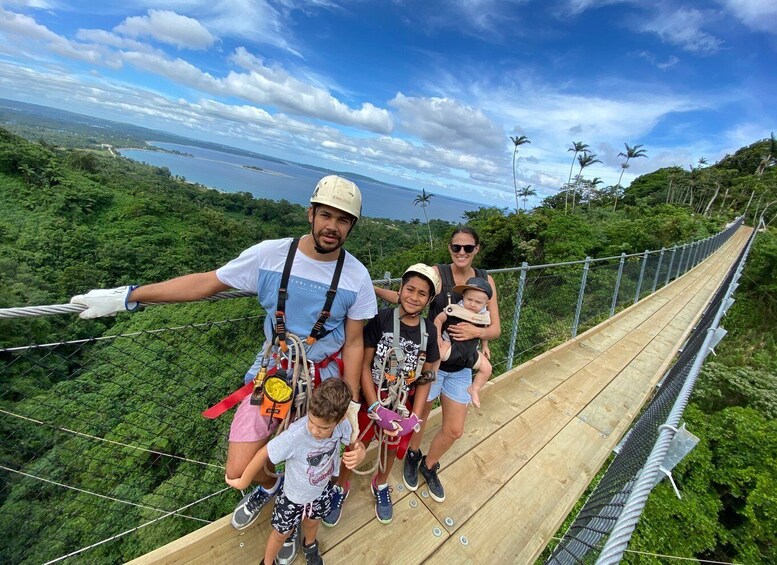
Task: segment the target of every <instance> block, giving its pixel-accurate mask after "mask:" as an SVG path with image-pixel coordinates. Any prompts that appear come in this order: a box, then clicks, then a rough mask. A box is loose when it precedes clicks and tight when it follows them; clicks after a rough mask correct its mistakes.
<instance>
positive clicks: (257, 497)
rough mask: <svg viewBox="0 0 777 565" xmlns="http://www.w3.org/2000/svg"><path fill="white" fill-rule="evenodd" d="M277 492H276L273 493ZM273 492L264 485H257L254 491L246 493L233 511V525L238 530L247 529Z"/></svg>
mask: <svg viewBox="0 0 777 565" xmlns="http://www.w3.org/2000/svg"><path fill="white" fill-rule="evenodd" d="M273 494H275V493H273ZM271 497H272V494H270V493H269V492H267V491H266V490H264V488H263V487H261V486H258V487H256V488H255V489H254V490H253V492H250V493H248V494H247V495H245V496H244V497H243V498H242V499H241V500H240V502H239V503H238V505H237V507H236V508H235V511H234V512H233V513H232V527H233V528H235V529H236V530H245V529H246V528H247V527H248V526H250V525H251V524H253V523H254V522H255V521H256V519H257V518H258V517H259V513H260V512H261V511H262V507H264V505H265V504H267V501H268V500H270V498H271Z"/></svg>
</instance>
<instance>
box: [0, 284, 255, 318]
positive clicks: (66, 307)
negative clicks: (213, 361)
mask: <svg viewBox="0 0 777 565" xmlns="http://www.w3.org/2000/svg"><path fill="white" fill-rule="evenodd" d="M246 296H256V293H255V292H248V291H245V290H227V291H225V292H217V293H216V294H214V295H212V296H208V297H207V298H203V299H201V300H193V301H192V302H207V301H211V300H221V299H222V298H243V297H246ZM163 304H176V303H175V302H141V303H140V305H141V306H162V305H163ZM87 308H89V307H88V306H84V305H83V304H50V305H48V306H21V307H18V308H0V318H27V317H30V316H54V315H56V314H78V313H80V312H83V311H84V310H86V309H87Z"/></svg>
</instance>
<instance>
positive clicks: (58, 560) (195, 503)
mask: <svg viewBox="0 0 777 565" xmlns="http://www.w3.org/2000/svg"><path fill="white" fill-rule="evenodd" d="M231 488H232V487H224V488H223V489H221V490H219V491H216V492H214V493H211V494H209V495H207V496H203V497H202V498H200V499H199V500H195V501H194V502H191V503H189V504H187V505H186V506H181V507H180V508H177V509H175V510H173V511H172V512H168V513H167V514H165V515H164V516H160V517H159V518H154V519H153V520H149V521H148V522H145V523H143V524H141V525H139V526H136V527H134V528H130V529H129V530H125V531H123V532H121V533H118V534H116V535H113V536H111V537H109V538H105V539H104V540H101V541H98V542H97V543H93V544H92V545H88V546H86V547H82V548H81V549H78V550H76V551H71V552H70V553H68V554H67V555H63V556H61V557H57V558H56V559H52V560H51V561H46V562H45V563H44V564H43V565H51V564H52V563H58V562H60V561H63V560H65V559H68V558H70V557H73V556H75V555H79V554H81V553H84V552H85V551H88V550H90V549H94V548H95V547H98V546H100V545H102V544H104V543H108V542H110V541H113V540H115V539H119V538H120V537H123V536H126V535H127V534H131V533H132V532H136V531H138V530H139V529H141V528H145V527H146V526H150V525H151V524H155V523H156V522H159V521H160V520H164V519H165V518H169V517H170V516H174V515H178V512H180V511H181V510H186V509H187V508H191V507H192V506H195V505H197V504H199V503H200V502H204V501H206V500H208V499H209V498H213V497H214V496H218V495H220V494H221V493H223V492H226V491H228V490H230V489H231Z"/></svg>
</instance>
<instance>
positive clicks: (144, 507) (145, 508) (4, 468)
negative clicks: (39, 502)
mask: <svg viewBox="0 0 777 565" xmlns="http://www.w3.org/2000/svg"><path fill="white" fill-rule="evenodd" d="M0 469H3V470H4V471H8V472H10V473H16V474H17V475H22V476H23V477H27V478H28V479H35V480H36V481H41V482H44V483H49V484H51V485H55V486H58V487H62V488H66V489H68V490H74V491H76V492H81V493H83V494H89V495H92V496H96V497H97V498H104V499H106V500H112V501H113V502H120V503H121V504H127V505H129V506H135V507H137V508H143V509H144V510H153V511H154V512H162V513H165V514H175V515H176V516H178V517H179V518H188V519H189V520H196V521H197V522H205V523H206V524H210V523H211V520H205V519H204V518H197V517H195V516H187V515H186V514H178V511H177V510H173V511H172V512H169V511H167V510H162V509H161V508H155V507H153V506H147V505H145V504H138V503H137V502H130V501H129V500H122V499H121V498H116V497H113V496H108V495H105V494H100V493H99V492H93V491H90V490H84V489H82V488H78V487H74V486H72V485H66V484H65V483H60V482H58V481H52V480H51V479H44V478H43V477H38V476H36V475H31V474H30V473H25V472H24V471H19V470H17V469H11V468H10V467H6V466H5V465H1V464H0Z"/></svg>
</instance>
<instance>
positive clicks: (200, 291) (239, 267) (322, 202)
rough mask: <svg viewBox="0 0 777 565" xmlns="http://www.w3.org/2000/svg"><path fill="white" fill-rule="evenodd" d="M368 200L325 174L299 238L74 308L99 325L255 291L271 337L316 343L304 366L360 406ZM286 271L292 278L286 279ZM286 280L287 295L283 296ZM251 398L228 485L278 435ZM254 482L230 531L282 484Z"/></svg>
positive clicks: (371, 306) (367, 306)
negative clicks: (146, 308) (126, 314)
mask: <svg viewBox="0 0 777 565" xmlns="http://www.w3.org/2000/svg"><path fill="white" fill-rule="evenodd" d="M361 200H362V199H361V193H360V192H359V188H358V187H357V186H356V184H354V183H353V182H351V181H349V180H347V179H345V178H343V177H340V176H337V175H329V176H326V177H324V178H322V179H321V180H320V181H319V182H318V184H317V185H316V188H315V190H314V191H313V194H312V196H311V198H310V204H311V205H310V208H308V221H309V222H310V233H309V234H307V235H305V236H304V237H302V238H299V239H298V240H293V239H292V238H285V239H276V240H267V241H263V242H261V243H258V244H257V245H254V246H253V247H250V248H248V249H246V250H245V251H243V252H242V253H241V254H240V256H239V257H237V258H235V259H233V260H232V261H230V262H228V263H227V264H226V265H224V266H222V267H220V268H219V269H216V270H214V271H209V272H205V273H195V274H190V275H185V276H182V277H178V278H175V279H171V280H168V281H165V282H161V283H156V284H149V285H143V286H138V287H134V286H130V287H122V288H118V289H110V290H105V289H100V290H93V291H91V292H89V293H87V294H85V295H79V296H75V297H73V298H72V299H71V302H72V303H75V304H82V305H85V306H87V307H88V308H87V309H86V310H85V311H83V312H82V313H81V314H80V315H81V317H82V318H95V317H98V316H106V315H111V314H114V313H116V312H119V311H123V310H130V311H132V310H134V309H136V308H137V307H138V304H139V303H141V302H142V303H150V302H184V301H190V300H199V299H202V298H206V297H208V296H211V295H213V294H216V293H218V292H222V291H225V290H228V289H230V288H234V289H239V290H245V291H250V292H255V293H256V294H257V297H258V299H259V302H260V304H261V305H262V307H263V308H264V310H265V311H266V312H267V313H268V315H267V317H266V318H265V322H264V333H265V338H266V340H268V341H269V340H272V339H273V338H274V337H275V336H276V326H277V324H278V322H279V321H280V322H282V325H285V332H290V333H293V334H295V335H297V336H299V337H301V338H302V339H303V340H304V339H305V337H307V336H310V338H308V340H307V342H308V346H307V347H306V353H307V359H308V360H309V361H311V362H314V363H315V364H316V366H317V367H316V373H317V375H316V377H317V378H320V379H327V378H330V377H337V376H340V377H342V379H343V380H345V381H346V382H347V383H348V385H349V386H350V388H351V390H352V391H353V395H354V401H358V399H359V381H360V369H361V366H362V357H363V346H362V344H363V338H362V330H363V327H364V320H368V319H371V318H372V317H374V316H375V314H376V313H377V301H376V299H375V294H374V292H373V288H372V282H371V280H370V275H369V273H368V271H367V269H366V268H365V267H364V265H362V264H361V263H360V262H359V261H358V260H357V259H356V258H355V257H354V256H353V255H351V254H350V253H348V252H346V251H345V250H344V249H341V246H342V245H343V244H344V243H345V240H346V238H347V237H348V234H349V233H350V231H351V229H353V226H354V225H355V224H356V221H357V220H358V219H359V216H360V215H361ZM285 270H289V272H288V273H285V274H284V271H285ZM285 278H287V279H288V282H287V284H286V288H287V292H286V293H283V294H284V296H283V297H281V293H280V288H281V283H282V281H283V280H284V279H285ZM330 287H332V288H335V289H336V292H335V293H334V297H333V299H331V298H330V299H328V300H327V291H328V290H329V289H330ZM330 294H331V293H330ZM279 302H280V304H279ZM284 302H285V304H284ZM330 302H331V304H330ZM322 306H323V308H322ZM325 311H326V315H325ZM273 312H279V313H280V315H281V317H280V318H277V317H276V316H273V315H271V313H273ZM264 350H265V347H264V346H263V347H262V349H261V350H260V353H259V356H258V357H257V361H256V362H255V363H254V365H253V366H252V367H251V368H250V369H249V371H248V372H247V373H246V375H245V381H246V382H250V381H251V380H253V378H254V377H255V376H256V374H257V372H258V370H259V368H260V366H261V365H262V362H263V361H264V359H263V353H262V352H264ZM338 352H342V353H341V360H340V359H337V358H336V356H337V354H338ZM330 361H336V362H330ZM266 365H267V364H266V363H265V366H266ZM340 367H343V370H342V374H341V369H340ZM249 399H250V396H246V397H245V398H244V399H243V401H242V402H241V403H240V406H239V407H238V410H237V412H236V413H235V417H234V420H233V422H232V427H231V429H230V436H229V449H228V452H227V464H226V467H227V468H226V474H227V476H228V477H229V478H237V477H240V476H241V475H242V473H243V470H244V469H245V467H246V466H247V465H248V463H249V462H250V461H251V459H252V458H253V456H254V455H255V454H256V453H257V452H258V451H259V449H261V448H262V446H264V445H265V444H266V443H267V441H268V440H269V438H270V436H271V434H272V433H273V431H274V426H273V424H272V423H271V422H272V420H271V419H270V418H267V417H263V416H261V415H260V414H259V407H258V406H254V405H251V404H250V402H249ZM358 406H359V405H358V404H357V402H354V403H352V407H353V410H351V409H349V420H350V419H351V417H350V415H351V414H352V415H353V422H352V423H353V426H352V427H353V428H354V431H355V433H356V434H358V427H357V426H356V415H355V412H356V411H358ZM354 439H355V438H354ZM255 482H257V483H259V484H260V485H261V486H259V487H257V488H256V490H254V491H253V492H251V493H249V494H248V495H246V496H245V497H244V498H243V500H241V501H240V504H238V506H237V508H236V509H235V513H234V514H233V517H232V525H233V526H234V527H235V528H237V529H243V528H246V527H248V526H249V525H250V524H251V523H253V521H254V520H255V519H256V518H257V517H258V516H259V511H260V510H261V508H262V506H263V505H264V504H265V503H266V502H267V500H268V499H269V498H270V497H271V496H272V494H274V493H275V490H276V489H277V487H278V483H277V482H276V480H275V479H274V478H271V477H268V476H267V475H266V474H265V473H264V472H263V471H262V472H260V473H259V474H257V476H256V477H255Z"/></svg>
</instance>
